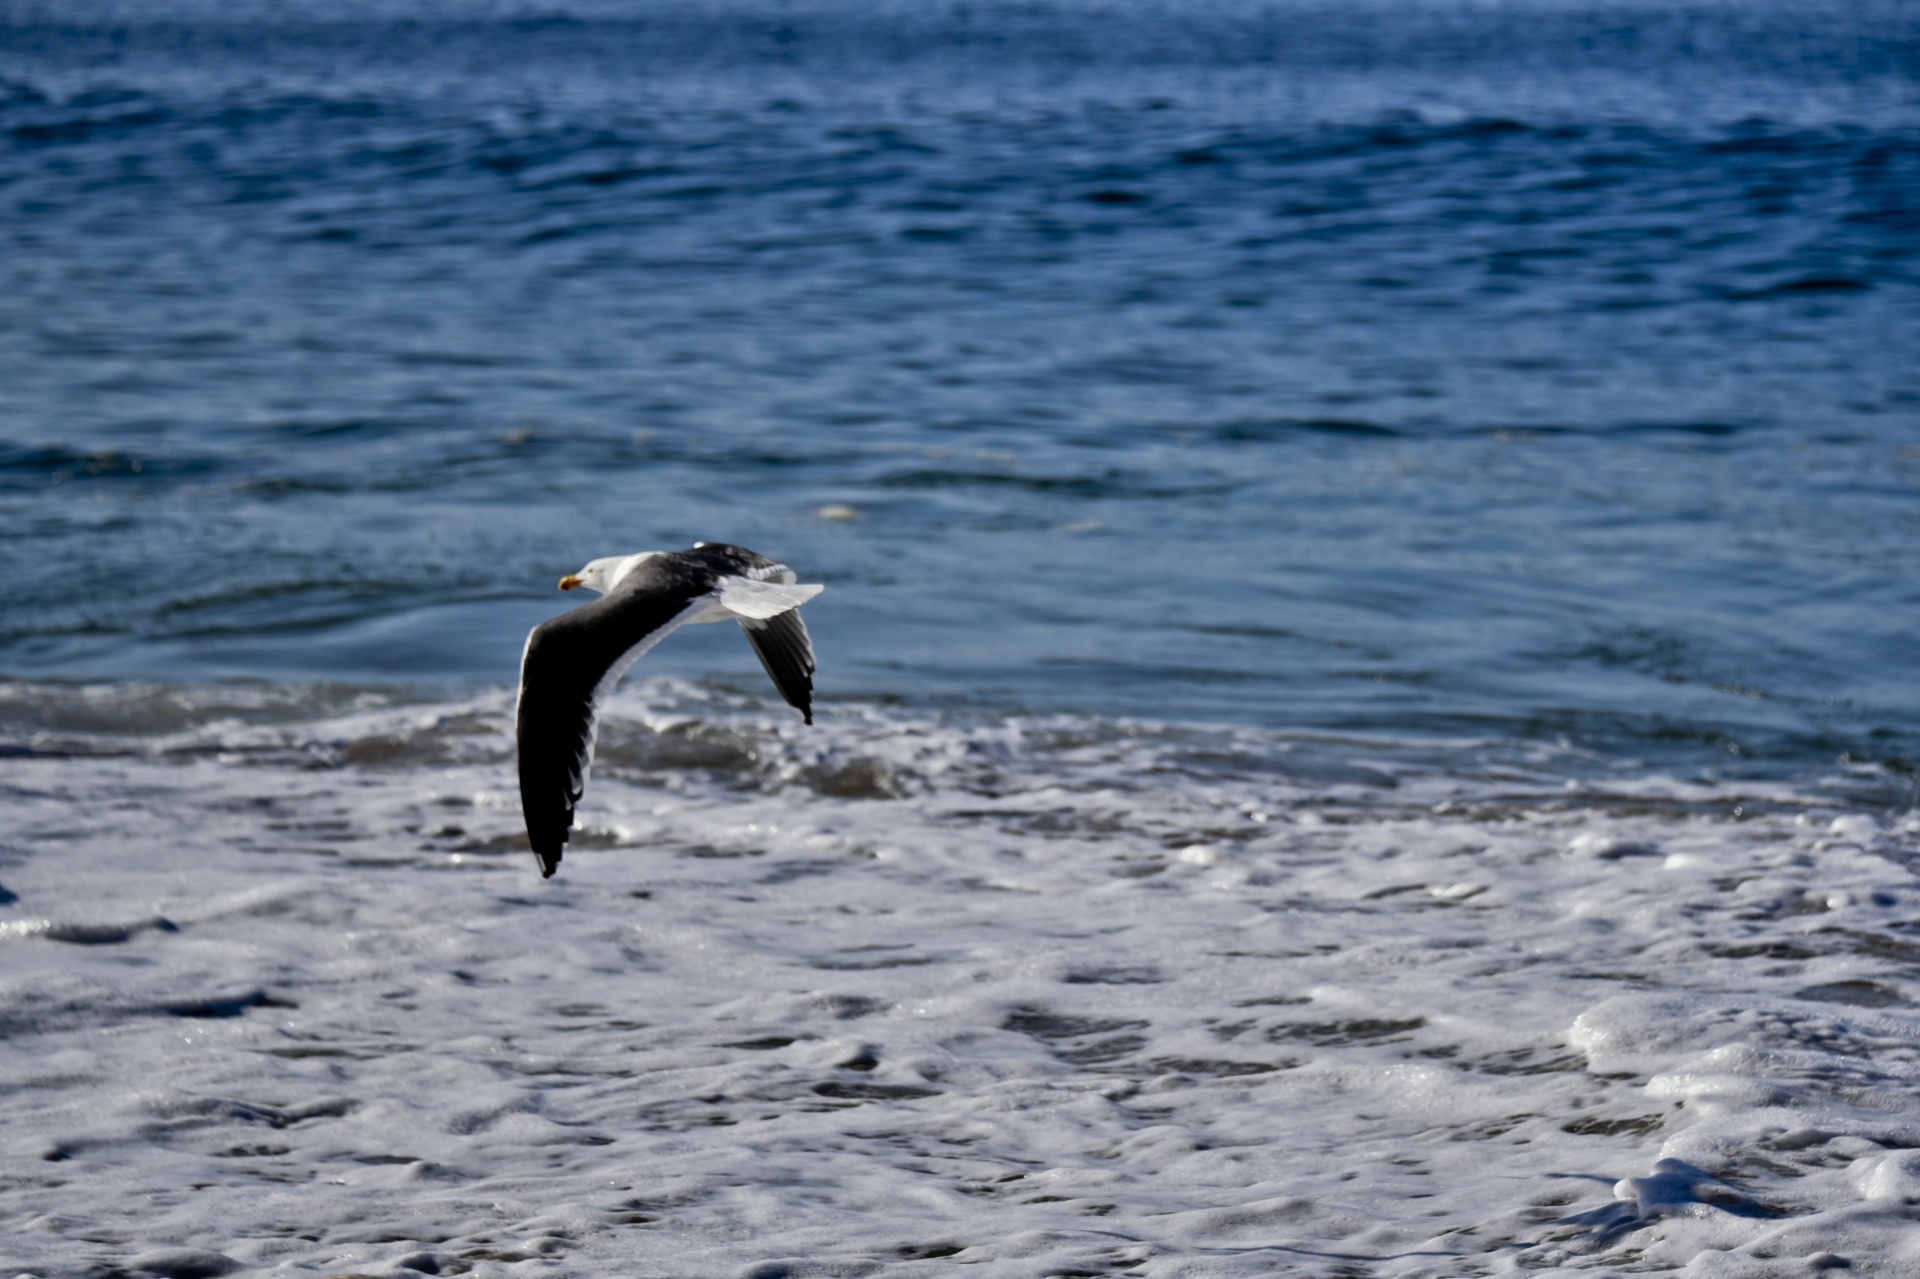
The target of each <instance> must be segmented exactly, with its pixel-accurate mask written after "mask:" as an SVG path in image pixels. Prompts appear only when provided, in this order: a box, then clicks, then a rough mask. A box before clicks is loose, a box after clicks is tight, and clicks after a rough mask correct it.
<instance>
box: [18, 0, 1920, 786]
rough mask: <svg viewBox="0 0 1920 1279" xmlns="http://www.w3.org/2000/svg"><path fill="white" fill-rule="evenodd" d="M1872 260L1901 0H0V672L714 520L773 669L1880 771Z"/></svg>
mask: <svg viewBox="0 0 1920 1279" xmlns="http://www.w3.org/2000/svg"><path fill="white" fill-rule="evenodd" d="M1917 253H1920V18H1916V13H1915V10H1914V9H1913V8H1912V6H1910V5H1907V4H1900V3H1867V2H1863V3H1845V4H1830V5H1822V6H1819V7H1818V8H1817V10H1815V9H1810V8H1809V7H1807V6H1804V5H1797V4H1785V3H1767V2H1764V0H1763V2H1756V3H1749V4H1740V3H1692V4H1678V5H1658V6H1652V5H1645V4H1639V3H1624V2H1612V0H1594V2H1592V3H1577V2H1568V3H1555V2H1550V0H1525V2H1515V3H1474V2H1471V0H1399V2H1396V3H1379V2H1371V3H1359V4H1344V3H1343V4H1332V3H1311V2H1296V3H1251V2H1240V0H1222V2H1220V3H1207V4H1183V5H1174V4H1159V3H1150V2H1147V0H1114V2H1111V3H1094V2H1092V0H1053V2H1044V3H946V4H929V5H917V4H904V3H890V2H886V0H873V2H871V3H853V2H846V3H838V2H835V0H797V2H793V3H779V2H777V0H753V2H748V0H682V2H677V3H659V4H648V5H622V4H613V3H606V2H596V3H581V2H575V0H567V2H565V3H558V4H553V5H543V6H531V5H514V4H484V3H477V2H475V3H466V2H460V0H450V2H447V3H431V2H429V0H365V2H363V3H356V4H346V5H338V6H329V7H326V8H325V9H324V11H323V10H321V9H316V8H313V7H307V6H289V5H279V4H272V3H267V2H265V0H256V2H254V3H247V4H239V5H224V4H223V5H215V4H210V3H196V2H193V0H168V2H167V3H160V4H110V3H102V2H94V0H82V2H80V3H67V2H62V3H58V4H54V3H22V2H20V0H7V2H0V677H3V678H4V679H5V680H6V681H8V682H9V685H10V687H11V688H12V689H13V690H14V694H15V695H14V696H12V697H10V698H9V699H7V707H8V710H7V714H8V716H9V717H10V718H11V719H13V720H14V721H17V723H16V725H15V726H16V727H17V726H18V725H20V724H25V725H27V726H28V727H32V726H34V725H40V726H45V724H47V723H51V722H54V721H57V720H58V719H59V717H60V716H61V715H62V714H68V713H72V714H79V711H77V710H74V709H73V707H78V706H80V705H81V704H82V701H84V704H85V706H86V707H88V708H91V709H89V710H88V712H87V713H88V714H95V713H97V709H98V704H99V702H98V698H97V697H94V696H91V695H90V696H89V698H87V699H82V700H80V701H74V702H72V703H71V705H70V706H68V710H66V711H63V710H61V709H60V708H61V707H62V706H63V705H68V704H67V703H63V702H61V700H60V697H59V696H58V690H59V689H61V688H66V687H72V686H88V687H97V686H99V685H101V684H107V685H118V684H129V685H131V684H134V683H140V684H142V685H143V686H145V685H151V684H156V683H157V684H160V685H163V686H167V687H188V688H192V687H198V686H205V685H218V684H222V683H226V682H231V681H253V682H264V683H266V684H270V685H276V686H285V687H287V688H293V689H320V690H326V689H347V690H365V689H368V688H375V689H381V688H385V689H404V690H410V692H409V694H408V695H410V696H438V695H441V694H442V693H446V694H448V695H453V694H458V693H464V692H470V691H472V690H473V689H475V688H479V687H484V686H489V685H504V684H507V683H510V682H511V680H512V679H513V677H514V674H515V667H516V663H517V659H518V655H519V648H520V644H521V642H522V638H523V637H524V635H525V633H526V630H527V628H528V627H529V626H530V625H532V624H534V623H535V622H537V621H539V620H540V619H541V618H543V617H545V616H548V615H550V614H552V613H554V612H557V611H559V610H560V609H561V608H562V607H563V606H565V605H566V604H568V603H570V602H571V601H569V600H568V599H566V598H565V597H562V596H559V595H557V594H555V593H554V591H553V583H554V580H555V579H556V578H557V577H559V576H560V575H561V574H562V573H564V572H567V571H570V570H572V569H574V568H576V567H578V566H579V565H580V564H581V563H582V562H584V561H585V560H587V559H589V558H592V557H594V556H597V555H601V554H608V553H613V552H621V551H628V550H635V549H644V548H657V547H673V546H680V545H685V544H687V543H690V542H692V541H694V540H728V541H736V542H740V543H743V544H745V545H748V546H751V547H754V548H756V549H758V550H761V551H763V552H765V553H768V554H771V555H774V556H776V557H778V558H781V559H783V560H786V561H787V562H789V563H791V564H792V565H794V566H795V567H796V568H797V569H798V570H799V571H800V573H801V576H802V579H803V580H807V581H819V582H824V583H825V584H826V585H827V586H828V588H829V589H828V591H827V593H826V594H825V595H824V596H823V597H822V598H821V599H820V600H819V601H818V602H817V603H816V604H814V605H811V606H809V610H808V616H809V621H810V624H811V625H812V628H813V631H814V635H815V637H816V642H817V645H818V647H819V650H820V654H821V672H820V689H821V700H822V703H823V705H825V706H827V707H829V708H830V707H832V706H833V705H835V704H836V703H838V704H843V705H844V704H852V703H874V702H881V703H901V704H905V705H907V706H909V707H916V708H921V709H928V710H934V711H938V712H940V713H954V714H963V715H971V714H984V715H998V714H1005V713H1015V712H1041V713H1045V712H1054V711H1072V712H1077V713H1087V714H1094V715H1101V716H1108V717H1115V718H1134V719H1143V720H1152V721H1160V722H1167V721H1180V722H1192V721H1228V722H1237V723H1243V724H1250V725H1256V726H1260V727H1263V728H1268V729H1272V730H1275V731H1277V732H1282V733H1293V734H1308V735H1311V734H1318V733H1333V734H1372V735H1377V736H1378V737H1380V738H1382V739H1392V740H1396V741H1427V742H1435V743H1448V742H1462V741H1471V742H1477V743H1482V744H1485V743H1493V744H1495V745H1496V746H1498V747H1499V748H1501V749H1513V750H1528V749H1534V748H1551V749H1553V750H1556V751H1560V752H1562V753H1564V754H1565V755H1566V756H1567V757H1568V758H1569V759H1573V758H1578V759H1585V760H1589V761H1597V762H1598V764H1599V765H1602V766H1607V767H1614V766H1623V767H1648V768H1660V769H1677V770H1680V771H1682V772H1693V773H1699V772H1708V773H1714V772H1718V773H1734V774H1738V773H1741V772H1743V771H1746V772H1754V773H1766V774H1771V775H1786V776H1800V775H1807V774H1810V773H1813V772H1817V771H1820V770H1825V769H1831V768H1833V767H1835V766H1836V762H1837V761H1838V762H1839V764H1840V766H1844V767H1852V768H1855V769H1862V770H1866V772H1867V773H1869V774H1871V775H1872V776H1873V777H1875V778H1878V779H1879V780H1878V781H1877V782H1875V783H1874V785H1876V786H1880V787H1881V788H1882V789H1881V794H1882V798H1883V801H1884V802H1888V803H1903V802H1910V801H1911V797H1912V792H1911V787H1912V778H1913V776H1914V768H1915V763H1916V761H1920V690H1917V689H1916V681H1915V678H1914V674H1915V667H1916V661H1915V659H1916V657H1920V642H1917V641H1916V628H1917V625H1920V358H1916V352H1920V269H1917V267H1916V254H1917ZM647 662H648V669H649V670H650V671H652V672H654V673H667V674H677V675H681V676H685V677H688V678H700V679H711V680H718V681H719V682H720V683H721V684H722V685H723V686H737V687H738V688H740V689H743V690H746V691H748V692H751V693H753V694H754V695H755V696H759V695H761V694H762V692H763V690H762V688H761V686H760V683H759V681H760V678H761V677H760V676H759V674H758V671H757V669H756V668H755V667H754V665H753V659H752V657H751V655H750V653H748V652H747V650H746V647H745V646H744V645H742V644H740V643H739V641H738V638H737V637H734V636H730V635H725V634H722V633H721V628H711V629H710V630H703V631H702V632H697V633H694V634H691V635H686V636H682V637H677V638H676V639H675V640H674V642H673V643H672V644H670V645H668V646H665V647H663V648H662V649H660V650H658V651H656V652H655V653H654V654H653V655H652V656H650V657H649V658H648V659H647ZM29 693H31V696H29V695H28V694H29ZM77 696H78V695H77V694H76V697H77ZM315 696H320V694H315ZM1568 767H1570V768H1571V767H1573V765H1571V764H1569V765H1568Z"/></svg>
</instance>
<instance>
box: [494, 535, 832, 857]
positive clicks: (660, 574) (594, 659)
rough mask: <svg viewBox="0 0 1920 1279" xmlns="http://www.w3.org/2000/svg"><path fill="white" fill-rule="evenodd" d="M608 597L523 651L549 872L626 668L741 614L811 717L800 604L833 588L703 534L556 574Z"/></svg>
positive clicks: (524, 715)
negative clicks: (605, 701) (604, 706)
mask: <svg viewBox="0 0 1920 1279" xmlns="http://www.w3.org/2000/svg"><path fill="white" fill-rule="evenodd" d="M581 587H585V588H586V589H587V590H590V591H594V592H597V593H598V594H599V595H600V598H599V599H597V600H595V601H593V602H592V603H591V604H587V605H584V606H582V607H580V608H576V609H574V610H573V611H572V612H571V613H562V614H561V615H560V616H559V617H556V618H553V619H552V620H550V621H545V622H542V623H540V625H538V626H536V627H534V628H533V630H532V631H531V632H530V633H529V634H528V635H527V648H526V652H525V653H523V654H522V655H521V658H520V700H519V702H518V703H517V705H516V706H515V707H514V713H513V720H514V739H515V742H516V744H517V745H518V747H519V752H520V807H521V810H522V812H523V813H524V814H525V815H526V819H527V839H528V840H529V842H531V843H532V845H533V851H534V854H535V855H536V856H537V857H539V859H540V874H541V877H542V878H551V877H552V875H553V872H554V871H555V870H556V869H558V868H559V865H560V854H561V851H562V848H563V847H564V845H565V844H566V842H567V835H568V832H569V831H570V830H571V829H572V827H573V807H574V805H575V804H578V803H579V802H580V796H581V795H582V794H583V793H584V792H585V791H586V788H587V773H588V770H590V769H591V768H592V767H593V738H594V732H595V725H594V710H595V708H596V707H597V705H598V704H599V702H600V700H601V699H602V698H604V697H605V696H606V695H607V694H608V693H610V692H612V691H613V686H614V685H615V684H617V683H619V682H620V677H621V676H622V675H625V674H626V673H627V668H628V667H630V666H632V665H633V664H634V663H635V662H637V661H639V660H640V659H641V657H643V656H645V654H646V652H647V650H648V649H650V648H652V647H653V646H654V645H655V644H658V643H659V642H660V641H661V640H663V639H665V638H666V637H667V636H669V635H671V634H673V632H675V631H677V630H679V629H680V628H681V627H682V626H690V625H698V624H700V623H702V622H724V621H726V620H727V619H729V618H732V619H734V620H735V621H738V622H739V623H740V628H741V629H742V630H744V631H745V632H746V633H747V639H748V640H749V641H750V642H751V643H752V644H753V651H754V652H755V653H757V654H758V655H759V657H760V664H761V665H762V666H764V667H766V668H767V674H769V675H771V676H772V677H773V686H774V687H775V688H777V689H779V690H780V696H782V697H784V698H786V699H787V704H788V705H789V706H792V707H793V708H794V709H796V710H798V711H799V712H800V714H801V716H802V718H804V719H805V720H806V722H807V723H809V724H811V723H813V641H812V640H811V639H809V638H808V636H807V624H806V623H805V622H803V621H801V620H800V606H801V605H802V604H804V603H806V602H807V601H808V600H810V599H812V598H813V597H814V596H816V595H818V594H819V593H820V592H821V591H823V590H825V589H826V587H824V586H808V585H802V584H801V583H800V581H799V579H798V578H797V576H796V575H795V574H794V571H793V570H792V569H790V568H788V567H787V566H786V565H785V564H778V563H775V562H774V561H773V560H770V559H768V558H767V557H766V556H764V555H758V554H755V553H754V552H753V551H749V550H747V549H746V548H745V547H743V546H728V545H727V544H726V543H724V542H695V543H694V544H693V546H692V547H691V548H689V549H688V550H684V551H641V552H639V553H637V554H634V555H609V556H604V557H602V558H600V559H597V560H593V561H591V562H589V563H588V564H587V566H586V567H585V568H583V569H581V570H580V571H579V572H578V573H569V574H568V575H567V576H565V577H563V578H561V579H560V589H561V590H563V591H571V590H577V589H579V588H581Z"/></svg>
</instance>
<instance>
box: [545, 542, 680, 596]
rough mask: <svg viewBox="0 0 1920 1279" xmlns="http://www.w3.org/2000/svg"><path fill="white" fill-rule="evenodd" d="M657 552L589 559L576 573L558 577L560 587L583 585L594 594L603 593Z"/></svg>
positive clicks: (576, 587) (575, 587)
mask: <svg viewBox="0 0 1920 1279" xmlns="http://www.w3.org/2000/svg"><path fill="white" fill-rule="evenodd" d="M655 554H657V552H654V551H641V552H640V553H639V554H638V555H603V556H601V557H600V558H599V559H597V560H589V561H588V562H587V566H586V567H585V568H583V569H581V570H580V571H579V572H577V573H569V574H567V575H566V576H565V577H563V578H561V579H560V589H561V590H563V591H571V590H576V589H578V588H580V587H585V588H586V589H587V590H590V591H592V592H593V593H594V594H596V595H605V594H606V593H607V592H608V591H611V590H612V589H613V588H614V587H616V586H618V585H620V579H621V578H623V577H625V576H626V575H627V574H629V573H631V572H633V570H634V569H635V568H637V567H639V565H640V563H641V562H642V561H643V560H646V559H650V558H651V557H652V556H654V555H655Z"/></svg>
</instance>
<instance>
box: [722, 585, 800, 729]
mask: <svg viewBox="0 0 1920 1279" xmlns="http://www.w3.org/2000/svg"><path fill="white" fill-rule="evenodd" d="M740 629H741V630H743V631H745V632H746V633H747V638H748V639H749V640H752V641H753V651H754V653H755V654H757V655H758V656H759V658H760V665H762V666H764V667H766V668H767V674H769V675H771V676H772V677H773V686H774V687H775V688H777V689H779V690H780V696H782V697H784V698H786V699H787V705H789V706H791V707H793V708H794V709H795V710H797V711H799V712H800V714H801V717H802V718H804V719H805V720H806V721H807V723H809V724H811V723H813V640H812V639H811V638H809V637H808V635H807V624H806V623H805V622H803V621H801V620H800V610H799V609H797V608H790V609H788V610H787V611H786V612H784V613H780V614H777V615H776V616H773V617H769V618H768V619H766V620H765V621H764V622H761V621H750V620H748V619H746V618H742V619H740Z"/></svg>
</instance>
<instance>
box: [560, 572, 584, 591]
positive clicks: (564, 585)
mask: <svg viewBox="0 0 1920 1279" xmlns="http://www.w3.org/2000/svg"><path fill="white" fill-rule="evenodd" d="M578 585H580V579H579V578H577V577H575V576H574V575H573V574H571V573H569V574H567V575H566V576H565V577H563V578H561V579H560V589H561V590H563V591H570V590H572V589H573V588H574V587H576V586H578Z"/></svg>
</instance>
